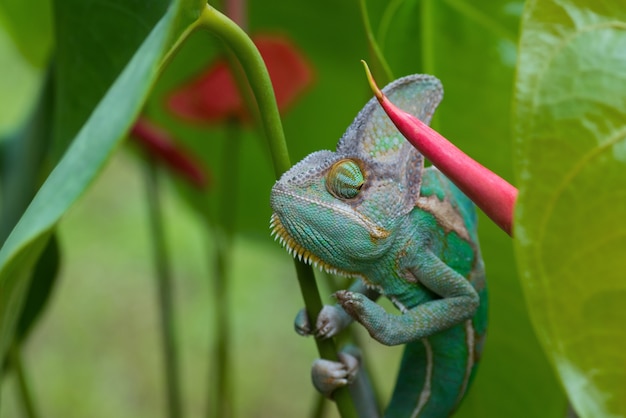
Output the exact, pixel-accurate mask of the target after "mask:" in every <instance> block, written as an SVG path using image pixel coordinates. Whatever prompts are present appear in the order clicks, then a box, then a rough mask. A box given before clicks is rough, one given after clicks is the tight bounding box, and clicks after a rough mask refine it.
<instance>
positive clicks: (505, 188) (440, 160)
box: [363, 62, 517, 235]
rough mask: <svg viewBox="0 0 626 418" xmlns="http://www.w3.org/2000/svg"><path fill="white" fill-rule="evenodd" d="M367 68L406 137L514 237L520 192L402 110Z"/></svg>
mask: <svg viewBox="0 0 626 418" xmlns="http://www.w3.org/2000/svg"><path fill="white" fill-rule="evenodd" d="M363 65H364V66H365V71H366V73H367V78H368V80H369V83H370V87H371V88H372V91H373V92H374V94H375V95H376V98H377V99H378V102H379V103H380V104H381V106H382V107H383V109H384V110H385V113H387V115H388V116H389V118H390V119H391V120H392V121H393V123H394V125H396V127H397V128H398V130H399V131H400V132H401V133H402V135H404V137H405V138H406V139H407V140H408V141H409V142H410V143H411V144H413V146H414V147H415V148H416V149H417V150H418V151H419V152H421V153H422V154H423V155H424V156H425V157H426V158H428V159H429V160H430V162H431V163H432V164H433V165H434V166H435V167H437V168H438V169H439V170H441V172H442V173H443V174H445V175H446V177H448V178H449V179H450V180H451V181H452V182H453V183H454V184H456V186H457V187H458V188H459V189H461V191H463V193H465V194H466V195H467V196H468V197H469V198H470V199H472V201H473V202H474V203H475V204H476V206H478V207H479V208H480V209H482V211H483V212H485V214H486V215H487V216H489V218H491V220H492V221H494V222H495V223H496V225H498V226H499V227H500V228H501V229H502V230H504V231H505V232H506V233H507V234H509V235H512V234H513V231H512V225H513V210H514V208H515V200H516V199H517V189H516V188H515V187H513V186H512V185H511V184H509V183H508V182H507V181H506V180H504V179H503V178H501V177H500V176H498V175H497V174H495V173H494V172H492V171H491V170H489V169H487V168H485V167H484V166H482V165H481V164H479V163H478V162H476V161H474V160H473V159H472V158H470V157H469V156H468V155H467V154H465V153H464V152H463V151H461V150H460V149H459V148H457V147H456V146H454V145H453V144H452V143H451V142H450V141H448V140H447V139H446V138H444V137H443V136H441V135H440V134H439V133H438V132H437V131H435V130H434V129H432V128H431V127H430V126H428V125H426V124H425V123H424V122H422V121H421V120H419V119H417V118H416V117H414V116H412V115H410V114H408V113H406V112H404V111H403V110H400V109H398V108H397V107H396V106H395V105H394V104H393V103H391V102H390V101H389V99H387V97H386V96H385V95H384V94H383V93H382V92H381V91H380V89H379V88H378V86H377V85H376V81H374V78H373V77H372V74H371V73H370V71H369V68H368V67H367V64H366V63H365V62H363Z"/></svg>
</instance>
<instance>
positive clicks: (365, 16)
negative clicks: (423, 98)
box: [359, 0, 394, 82]
mask: <svg viewBox="0 0 626 418" xmlns="http://www.w3.org/2000/svg"><path fill="white" fill-rule="evenodd" d="M359 8H360V9H361V20H363V28H364V29H365V34H366V36H367V43H368V45H369V48H370V52H371V56H372V58H373V60H374V63H375V69H378V71H377V72H376V71H375V72H376V73H377V74H383V75H384V76H385V79H386V81H387V82H390V81H391V80H393V78H394V77H393V73H392V72H391V67H389V64H388V63H387V60H386V59H385V56H384V55H383V52H382V50H381V49H380V46H379V44H378V42H377V41H376V38H375V37H374V32H373V31H372V25H371V23H370V17H369V13H368V12H367V4H366V3H365V0H359Z"/></svg>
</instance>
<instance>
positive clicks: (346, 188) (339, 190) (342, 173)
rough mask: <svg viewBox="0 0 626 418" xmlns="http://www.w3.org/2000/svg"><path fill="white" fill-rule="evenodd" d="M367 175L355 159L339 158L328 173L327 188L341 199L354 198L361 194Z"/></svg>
mask: <svg viewBox="0 0 626 418" xmlns="http://www.w3.org/2000/svg"><path fill="white" fill-rule="evenodd" d="M364 182H365V176H363V172H362V171H361V167H359V165H358V164H357V163H356V162H355V161H353V160H348V159H345V160H339V161H337V162H336V163H335V164H333V166H332V167H331V168H330V170H329V171H328V174H327V175H326V189H328V191H329V192H330V194H332V195H333V196H335V197H337V198H339V199H352V198H353V197H356V195H357V194H359V191H360V190H361V186H363V183H364Z"/></svg>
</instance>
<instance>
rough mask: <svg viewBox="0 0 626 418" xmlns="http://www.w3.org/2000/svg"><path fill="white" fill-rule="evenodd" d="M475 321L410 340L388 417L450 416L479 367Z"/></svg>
mask: <svg viewBox="0 0 626 418" xmlns="http://www.w3.org/2000/svg"><path fill="white" fill-rule="evenodd" d="M474 348H475V344H474V330H473V327H472V323H471V321H466V322H465V323H463V324H459V325H457V326H455V327H453V328H451V329H449V330H448V331H446V332H443V333H441V334H437V335H434V336H431V337H428V338H424V339H422V340H419V341H414V342H412V343H410V344H407V346H406V348H405V350H404V355H403V357H402V362H401V364H400V371H399V374H398V380H397V382H396V388H395V390H394V392H393V397H392V399H391V402H390V404H389V407H388V409H387V411H386V412H385V417H388V418H391V417H393V418H400V417H407V418H408V417H411V418H441V417H449V416H450V415H452V413H453V412H454V410H455V409H456V408H457V407H458V404H459V403H460V401H461V399H462V398H463V395H464V394H465V392H466V391H467V389H468V387H469V384H470V382H471V380H472V376H473V374H474V371H475V368H476V362H475V358H476V355H475V353H474Z"/></svg>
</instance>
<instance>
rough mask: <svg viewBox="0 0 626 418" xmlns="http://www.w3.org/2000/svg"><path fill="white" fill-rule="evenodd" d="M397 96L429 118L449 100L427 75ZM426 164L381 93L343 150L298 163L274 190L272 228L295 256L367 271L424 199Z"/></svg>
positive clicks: (400, 85) (353, 272)
mask: <svg viewBox="0 0 626 418" xmlns="http://www.w3.org/2000/svg"><path fill="white" fill-rule="evenodd" d="M383 92H384V93H385V95H387V97H389V99H390V100H392V101H393V102H394V103H396V105H397V106H399V107H400V108H402V109H403V110H405V111H406V112H408V113H410V114H412V115H414V116H416V117H418V118H420V119H421V120H423V121H424V122H425V123H428V122H429V121H430V118H431V116H432V114H433V112H434V110H435V108H436V106H437V104H438V103H439V101H440V100H441V97H442V88H441V83H440V82H439V80H437V79H436V78H434V77H431V76H427V75H413V76H408V77H404V78H401V79H399V80H396V81H394V82H393V83H391V84H390V85H388V86H387V87H385V88H384V89H383ZM422 167H423V161H422V156H421V154H419V153H418V152H417V151H416V150H415V149H414V148H413V147H412V146H411V145H410V144H409V143H408V142H407V141H406V140H405V139H404V137H403V136H402V134H400V132H398V130H397V129H396V127H395V126H394V125H393V123H392V122H391V121H390V120H389V118H388V117H387V115H386V114H385V113H384V111H383V110H382V108H381V107H380V105H379V104H378V102H377V101H376V99H375V98H372V99H371V100H370V101H369V102H368V103H367V104H366V105H365V107H364V108H363V109H362V110H361V111H360V112H359V114H358V115H357V117H356V118H355V120H354V122H353V123H352V124H351V125H350V127H349V128H348V130H347V131H346V133H345V134H344V135H343V137H342V138H341V140H340V141H339V144H338V145H337V151H336V152H331V151H318V152H315V153H313V154H310V155H309V156H308V157H306V158H305V159H303V160H302V161H300V162H299V163H298V164H296V165H295V166H293V167H292V168H291V169H290V170H289V171H287V172H286V173H285V174H283V176H282V177H281V178H280V179H279V180H278V181H277V182H276V184H275V185H274V187H273V189H272V193H271V206H272V209H273V211H274V213H273V215H272V220H271V228H272V230H273V233H274V234H275V235H276V238H278V239H280V240H281V242H282V243H283V245H285V247H287V249H288V250H289V251H290V252H291V253H292V254H293V255H294V256H297V257H299V258H301V259H304V260H306V261H308V262H309V263H312V264H316V265H318V266H319V267H322V268H325V269H326V270H329V271H331V272H335V273H339V274H344V275H349V276H363V274H364V272H365V271H364V270H366V269H367V268H368V267H367V266H368V265H371V264H372V263H376V262H377V261H378V260H380V258H381V257H382V256H383V255H384V254H386V253H387V252H388V250H389V248H390V247H391V245H392V244H393V242H394V240H395V239H396V238H397V236H396V235H397V234H394V232H395V230H396V228H397V227H398V225H399V224H400V223H401V222H403V221H405V218H406V216H405V215H406V214H408V213H409V212H410V211H411V210H412V209H413V207H414V206H415V203H416V201H417V199H418V197H419V189H420V185H421V174H422Z"/></svg>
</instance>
